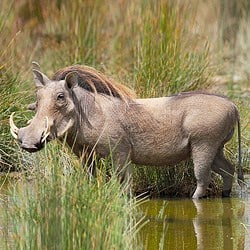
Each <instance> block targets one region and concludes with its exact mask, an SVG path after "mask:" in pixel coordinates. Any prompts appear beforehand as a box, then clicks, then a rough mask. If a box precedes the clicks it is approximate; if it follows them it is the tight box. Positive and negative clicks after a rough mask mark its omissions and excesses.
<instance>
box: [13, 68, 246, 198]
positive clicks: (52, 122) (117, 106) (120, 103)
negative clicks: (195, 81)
mask: <svg viewBox="0 0 250 250" xmlns="http://www.w3.org/2000/svg"><path fill="white" fill-rule="evenodd" d="M33 73H34V77H35V83H36V86H37V101H36V104H35V105H33V108H34V107H35V111H36V114H35V116H34V118H33V119H32V120H31V122H30V123H29V125H28V126H27V127H24V128H20V129H18V128H17V127H15V125H14V123H13V119H12V118H13V117H12V116H11V119H10V123H11V127H12V134H13V135H14V137H16V138H17V139H18V140H19V141H20V142H21V147H22V148H24V149H25V150H27V151H29V152H35V151H38V150H40V149H41V148H42V147H43V145H44V143H45V142H48V141H50V140H52V139H54V138H59V139H60V138H62V137H63V136H64V135H66V142H67V144H68V145H69V146H70V147H71V148H72V149H73V152H74V153H75V154H76V155H78V156H79V157H82V155H83V153H85V152H86V151H92V150H93V149H94V151H95V152H96V154H97V155H98V156H100V157H106V156H108V155H109V154H110V151H112V157H113V159H114V160H115V163H116V164H117V168H118V169H119V170H121V169H122V167H123V166H124V164H125V163H126V161H131V162H132V163H135V164H143V165H152V166H155V165H157V166H165V165H173V164H176V163H178V162H180V161H182V160H186V159H188V158H190V157H191V158H192V159H193V164H194V172H195V176H196V179H197V188H196V191H195V193H194V195H193V198H200V197H202V196H203V195H204V194H205V191H206V189H207V187H208V185H209V183H210V172H211V170H213V171H215V172H216V173H219V174H220V175H221V176H222V178H223V181H224V185H223V195H224V196H228V195H229V194H230V191H231V187H232V181H233V174H234V167H233V165H232V164H231V163H230V162H229V161H228V160H226V159H225V157H224V154H223V147H224V144H225V143H226V142H227V141H229V140H230V139H231V137H232V135H233V132H234V127H235V124H237V122H238V123H239V115H238V111H237V108H236V106H235V105H234V104H233V103H232V102H231V101H229V100H228V99H227V98H225V97H222V96H217V95H212V94H205V93H195V92H188V93H181V94H179V95H174V96H170V97H161V98H149V99H135V98H134V97H133V96H132V95H131V94H130V92H129V91H128V90H127V89H126V88H125V87H123V86H122V85H118V84H117V83H115V82H114V81H113V80H110V79H108V78H106V77H105V76H104V75H103V74H101V73H100V72H97V71H96V70H94V69H92V68H89V67H85V66H71V67H67V68H64V69H62V70H59V71H58V72H56V73H55V75H54V76H53V77H52V80H49V79H48V78H47V77H46V76H45V75H44V74H42V73H41V72H39V71H38V70H35V69H34V70H33ZM123 174H125V173H123ZM238 177H239V178H241V179H242V180H243V175H242V172H241V171H240V173H239V176H238Z"/></svg>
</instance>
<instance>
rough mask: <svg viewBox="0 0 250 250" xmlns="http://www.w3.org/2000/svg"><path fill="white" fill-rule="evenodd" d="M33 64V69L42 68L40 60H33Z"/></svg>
mask: <svg viewBox="0 0 250 250" xmlns="http://www.w3.org/2000/svg"><path fill="white" fill-rule="evenodd" d="M31 65H32V69H37V70H41V67H40V65H39V63H38V62H35V61H32V62H31Z"/></svg>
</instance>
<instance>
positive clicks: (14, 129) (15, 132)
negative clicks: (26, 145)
mask: <svg viewBox="0 0 250 250" xmlns="http://www.w3.org/2000/svg"><path fill="white" fill-rule="evenodd" d="M14 114H15V112H13V113H12V114H11V115H10V119H9V122H10V133H11V134H12V136H13V137H14V138H15V139H17V138H18V136H17V135H18V131H19V128H18V127H17V126H16V125H15V123H14V121H13V116H14Z"/></svg>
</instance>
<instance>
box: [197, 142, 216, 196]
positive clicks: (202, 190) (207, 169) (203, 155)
mask: <svg viewBox="0 0 250 250" xmlns="http://www.w3.org/2000/svg"><path fill="white" fill-rule="evenodd" d="M214 151H215V150H214V149H213V148H212V147H209V146H204V145H201V146H196V147H193V149H192V158H193V163H194V174H195V177H196V180H197V187H196V190H195V192H194V194H193V197H192V198H193V199H199V198H202V197H203V196H204V195H205V194H206V190H207V188H208V185H209V183H210V179H211V165H212V162H213V160H214V156H215V154H216V152H214Z"/></svg>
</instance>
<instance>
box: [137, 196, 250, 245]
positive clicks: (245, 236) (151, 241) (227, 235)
mask: <svg viewBox="0 0 250 250" xmlns="http://www.w3.org/2000/svg"><path fill="white" fill-rule="evenodd" d="M139 209H140V211H141V212H142V213H143V214H144V215H145V218H144V222H145V223H146V224H145V225H144V226H143V227H142V229H141V230H140V239H141V241H142V242H143V246H144V248H143V249H150V250H154V249H227V250H230V249H250V227H249V224H250V200H247V199H241V198H230V199H204V200H197V201H193V200H190V199H189V200H187V199H186V200H149V201H146V202H145V203H144V204H142V205H141V206H140V208H139ZM247 230H248V231H247Z"/></svg>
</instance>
